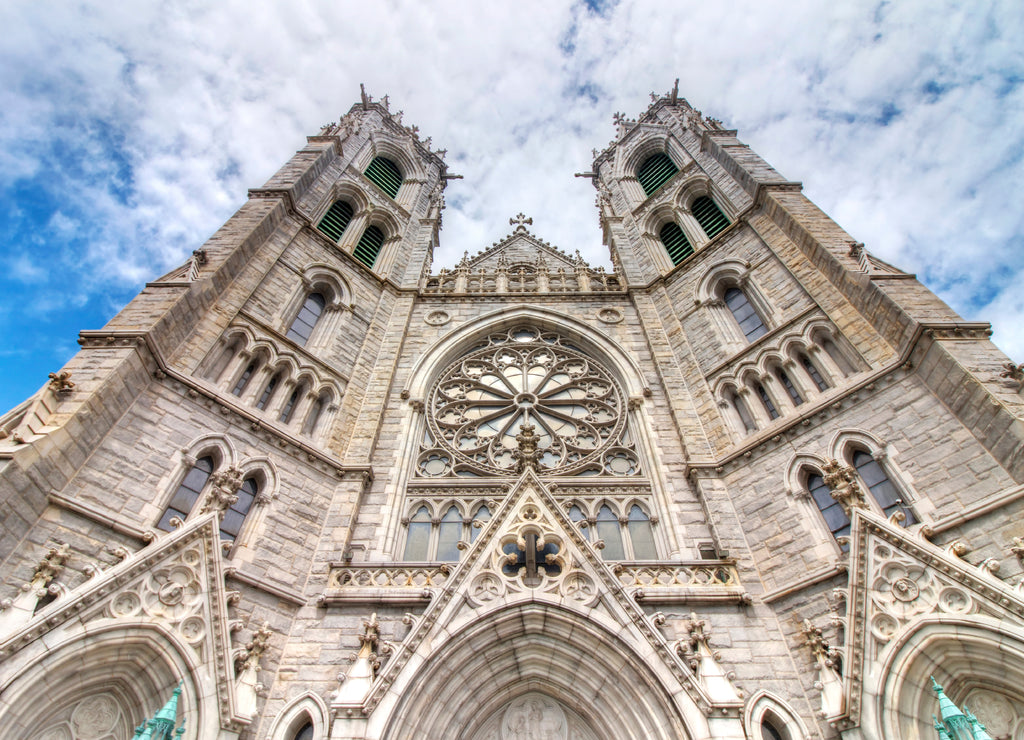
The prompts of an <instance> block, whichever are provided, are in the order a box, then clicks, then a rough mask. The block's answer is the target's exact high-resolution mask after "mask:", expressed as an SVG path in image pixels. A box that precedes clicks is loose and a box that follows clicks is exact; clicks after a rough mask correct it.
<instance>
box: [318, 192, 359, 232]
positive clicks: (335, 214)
mask: <svg viewBox="0 0 1024 740" xmlns="http://www.w3.org/2000/svg"><path fill="white" fill-rule="evenodd" d="M351 220H352V206H351V205H349V204H348V203H346V202H345V201H343V200H339V201H337V202H336V203H335V204H334V205H332V206H331V207H330V208H328V209H327V213H326V214H324V217H323V218H322V219H321V220H320V225H319V226H317V228H318V229H320V231H322V232H323V233H325V234H327V236H329V237H330V238H331V239H333V240H334V241H338V240H339V239H340V238H341V235H342V234H344V233H345V229H346V228H348V222H349V221H351Z"/></svg>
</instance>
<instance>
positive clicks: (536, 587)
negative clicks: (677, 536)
mask: <svg viewBox="0 0 1024 740" xmlns="http://www.w3.org/2000/svg"><path fill="white" fill-rule="evenodd" d="M527 531H533V532H540V533H541V535H542V537H543V542H546V543H551V544H555V545H556V546H557V549H558V552H557V553H555V554H554V555H553V558H552V560H553V562H555V563H557V565H558V568H559V573H558V574H557V575H555V576H552V575H551V574H550V572H548V571H549V570H550V569H549V568H548V566H547V565H546V564H544V563H541V564H540V567H543V568H544V570H545V571H546V572H545V573H543V574H540V575H539V576H538V579H537V580H535V581H533V582H532V585H531V582H530V581H529V573H525V574H524V573H523V570H524V569H522V568H520V569H518V572H517V573H509V572H508V571H507V570H504V571H503V568H502V566H503V564H504V563H505V562H507V560H506V559H505V556H506V552H505V550H506V549H509V550H515V548H514V547H513V546H512V545H513V543H515V542H518V543H519V544H520V545H522V544H524V543H523V540H524V532H527ZM506 546H508V547H506ZM513 554H514V553H513ZM536 602H546V603H550V604H553V605H561V606H563V607H566V608H569V609H572V610H574V611H576V612H578V613H579V614H580V619H588V618H590V617H588V615H593V614H595V613H600V614H602V615H603V616H604V617H605V618H606V621H608V622H614V623H615V625H616V627H617V630H618V634H619V635H620V637H622V638H623V639H626V640H627V641H631V642H633V643H634V645H633V647H634V649H636V650H638V651H640V652H641V654H648V655H649V654H651V653H653V654H656V655H657V656H658V657H659V658H660V660H661V661H662V662H663V666H664V668H665V669H667V670H666V671H665V673H666V674H669V673H670V674H671V675H672V677H673V678H674V679H675V683H676V684H677V685H678V686H680V687H682V688H683V689H684V690H685V691H686V693H687V694H688V695H689V696H690V698H691V699H692V700H693V701H694V702H695V703H697V704H699V705H705V706H706V705H712V706H719V705H718V704H716V703H715V702H713V701H712V700H711V699H710V698H709V696H708V695H707V693H706V692H705V690H704V688H703V687H702V686H701V685H700V684H699V683H698V681H697V680H696V679H695V678H694V676H693V674H692V673H691V672H690V671H689V670H688V669H687V668H686V667H685V666H684V664H683V662H682V660H681V659H680V657H679V656H678V655H677V654H676V653H675V652H674V651H673V650H672V649H671V648H670V647H669V645H668V643H667V642H666V641H665V639H664V638H663V637H662V636H661V633H660V632H658V630H657V629H656V628H655V627H654V625H653V623H652V622H651V620H650V618H649V617H648V616H647V615H646V613H645V612H644V611H643V610H642V609H641V608H640V607H639V606H638V605H637V604H636V602H635V601H634V599H633V598H631V597H630V594H629V593H628V592H627V591H626V589H625V588H624V587H623V586H622V585H621V584H620V583H619V582H618V580H617V579H616V577H615V575H614V574H613V573H612V571H611V569H610V568H609V567H608V565H607V564H606V563H605V562H604V561H603V560H602V559H601V557H600V556H599V555H598V554H597V553H596V551H595V550H594V548H593V547H592V546H591V545H590V543H589V542H588V541H587V540H586V539H585V538H584V537H583V536H582V535H581V534H580V532H579V530H578V529H577V528H576V526H575V525H574V524H573V523H572V522H571V521H570V520H569V518H568V516H567V515H566V514H565V512H563V511H562V509H561V507H560V506H559V505H558V502H557V501H556V500H555V498H554V497H553V496H552V494H551V492H550V491H548V489H547V488H546V487H545V486H544V484H543V483H542V482H541V481H540V479H539V478H538V477H537V476H536V474H535V473H534V472H533V471H532V470H527V471H526V472H525V473H524V474H523V475H522V477H521V478H520V479H519V480H518V481H517V482H516V483H515V484H514V485H513V486H512V487H511V489H510V491H509V493H508V494H507V495H506V496H505V498H504V500H503V501H502V503H501V504H500V505H499V507H498V508H497V510H496V511H495V513H494V516H493V517H492V518H491V520H490V522H488V523H487V525H486V526H485V527H484V529H483V530H482V532H481V533H480V535H479V536H478V537H477V538H476V541H475V542H474V543H473V544H472V545H471V546H470V550H469V552H468V553H467V555H466V556H465V557H464V558H463V559H462V561H461V562H460V564H459V565H458V566H457V567H456V568H455V570H454V571H453V572H452V574H451V576H450V578H449V579H448V580H447V581H446V583H445V587H444V588H443V589H441V590H439V591H438V593H437V595H436V597H435V599H434V600H433V601H432V602H431V604H430V606H429V607H428V608H427V610H426V611H425V612H424V614H423V615H422V616H421V617H420V618H419V619H417V620H416V622H415V624H414V626H413V628H412V630H411V631H410V633H409V635H407V637H406V638H405V640H404V641H403V642H402V644H401V645H399V646H396V647H395V654H394V655H393V657H392V658H391V659H390V660H389V661H388V663H387V665H386V666H385V667H384V668H383V670H382V671H381V672H380V674H379V675H378V676H377V680H376V682H375V684H374V686H373V689H372V691H371V692H370V694H369V696H368V697H367V699H366V700H365V701H364V702H363V704H362V707H361V709H362V710H363V711H366V712H369V711H372V710H373V708H374V707H375V706H376V705H377V704H378V703H379V702H380V701H381V700H382V699H383V698H384V696H385V694H386V693H387V692H388V690H389V688H390V687H391V685H392V684H393V683H395V681H396V680H397V679H398V677H399V675H400V674H401V672H402V671H403V670H405V668H406V666H407V665H409V666H410V670H415V668H416V667H417V666H418V665H419V664H420V662H422V661H421V660H416V661H411V659H412V658H413V657H414V655H417V654H418V655H419V657H420V658H422V657H423V653H424V652H429V651H430V650H432V649H434V648H436V647H439V646H441V645H443V644H444V642H446V641H447V640H449V639H450V638H451V635H453V634H455V633H456V632H457V631H458V630H459V628H460V626H462V625H467V624H471V623H473V622H475V621H477V620H479V619H480V618H481V617H486V615H487V614H488V613H490V612H492V611H496V610H498V609H502V608H507V607H508V606H509V605H511V604H516V603H524V604H526V603H536ZM421 646H426V647H427V650H426V651H425V650H424V649H422V648H421ZM648 660H650V658H648ZM410 663H411V664H410ZM651 670H652V671H653V670H655V669H654V668H653V667H652V668H651ZM739 708H740V707H739V705H738V704H737V705H736V706H735V707H734V706H731V705H730V706H724V705H722V706H721V709H720V711H721V712H722V716H723V717H724V716H732V715H733V714H737V713H738V710H739ZM737 716H738V714H737Z"/></svg>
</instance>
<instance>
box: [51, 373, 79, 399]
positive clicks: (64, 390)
mask: <svg viewBox="0 0 1024 740" xmlns="http://www.w3.org/2000/svg"><path fill="white" fill-rule="evenodd" d="M48 385H49V387H50V390H52V391H53V392H54V393H56V394H57V395H58V396H66V395H68V394H70V393H71V391H73V390H74V389H75V384H74V383H72V382H71V371H70V370H61V371H60V372H59V373H50V382H49V383H48Z"/></svg>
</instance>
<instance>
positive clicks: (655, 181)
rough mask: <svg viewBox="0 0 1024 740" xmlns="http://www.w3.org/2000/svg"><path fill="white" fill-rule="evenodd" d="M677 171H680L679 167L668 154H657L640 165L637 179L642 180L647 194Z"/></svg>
mask: <svg viewBox="0 0 1024 740" xmlns="http://www.w3.org/2000/svg"><path fill="white" fill-rule="evenodd" d="M677 172H679V168H678V167H676V164H675V162H673V161H672V160H671V159H669V156H668V155H667V154H665V153H661V154H655V155H654V156H653V157H651V158H649V159H648V160H647V161H646V162H644V163H643V164H642V165H641V166H640V170H639V171H638V172H637V173H636V179H637V180H639V181H640V186H641V187H642V188H643V189H644V192H645V193H647V195H652V194H653V193H654V191H656V190H657V189H658V188H660V187H661V186H662V185H664V184H665V183H666V182H668V181H669V180H670V179H671V178H672V175H674V174H676V173H677Z"/></svg>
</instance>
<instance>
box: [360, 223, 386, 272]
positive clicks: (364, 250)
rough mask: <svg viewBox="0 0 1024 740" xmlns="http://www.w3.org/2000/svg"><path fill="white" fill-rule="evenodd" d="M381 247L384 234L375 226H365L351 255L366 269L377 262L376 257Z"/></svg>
mask: <svg viewBox="0 0 1024 740" xmlns="http://www.w3.org/2000/svg"><path fill="white" fill-rule="evenodd" d="M383 245H384V232H383V231H381V230H380V229H378V228H377V227H376V226H367V227H366V231H364V232H363V236H362V237H361V238H360V239H359V243H358V244H356V248H355V250H354V251H353V252H352V254H354V255H355V258H356V259H357V260H359V261H360V262H362V263H363V264H364V265H366V266H367V267H373V263H374V262H376V261H377V255H378V254H380V248H381V247H382V246H383Z"/></svg>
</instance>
